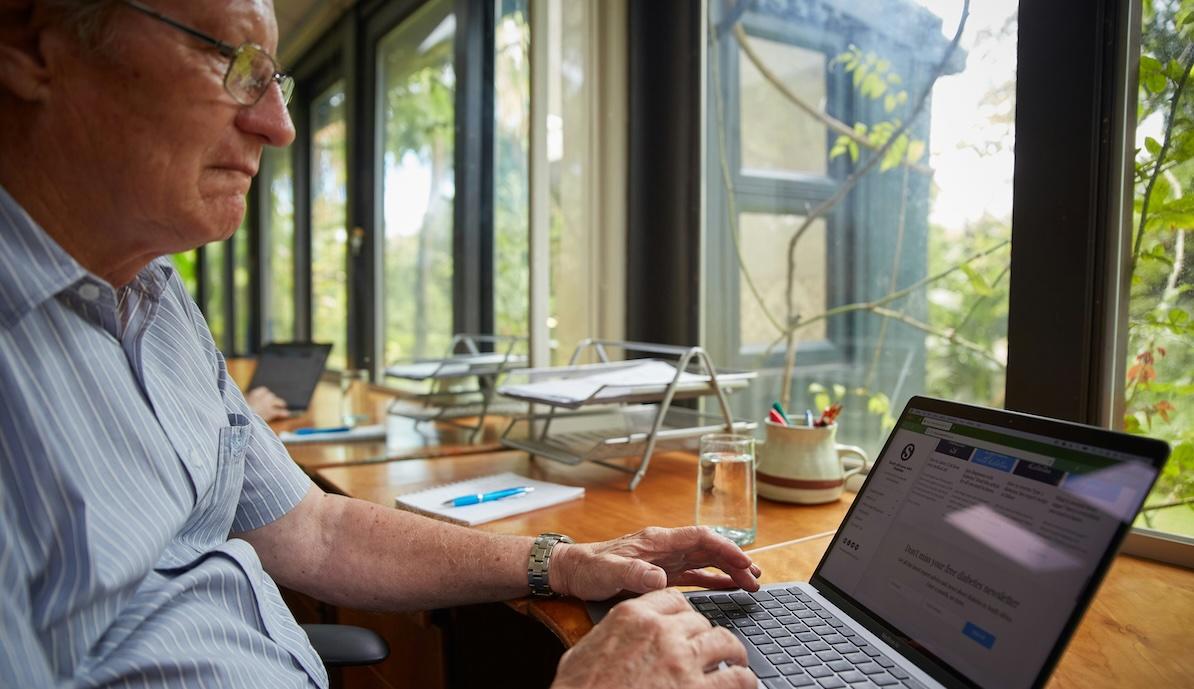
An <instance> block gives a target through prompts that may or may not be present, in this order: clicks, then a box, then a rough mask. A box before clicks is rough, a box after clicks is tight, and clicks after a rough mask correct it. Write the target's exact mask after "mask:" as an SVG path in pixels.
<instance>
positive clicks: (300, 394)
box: [248, 342, 332, 416]
mask: <svg viewBox="0 0 1194 689" xmlns="http://www.w3.org/2000/svg"><path fill="white" fill-rule="evenodd" d="M331 351H332V346H331V345H330V344H318V343H314V342H273V343H270V344H267V345H265V347H263V348H262V350H261V353H260V354H258V356H257V368H256V369H255V370H254V371H253V380H252V381H250V382H249V387H248V389H249V390H252V389H254V388H258V387H261V386H265V387H267V388H269V389H270V391H272V392H273V393H274V394H275V395H277V396H278V397H281V398H282V399H283V400H284V401H285V402H286V409H287V411H289V412H290V414H291V415H292V416H295V415H298V414H301V413H302V412H304V411H306V410H307V407H308V406H310V405H311V396H312V395H313V394H314V393H315V386H316V385H318V384H319V378H320V377H321V376H322V375H323V369H324V367H325V366H326V365H327V360H328V353H329V352H331Z"/></svg>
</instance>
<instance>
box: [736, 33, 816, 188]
mask: <svg viewBox="0 0 1194 689" xmlns="http://www.w3.org/2000/svg"><path fill="white" fill-rule="evenodd" d="M752 42H753V43H754V49H755V50H756V51H758V55H759V57H760V58H761V59H760V60H759V62H760V63H761V64H762V65H764V68H765V69H767V70H768V71H770V70H775V71H774V72H773V73H772V76H774V77H775V78H776V79H778V80H779V81H780V82H781V83H782V84H783V85H784V87H785V88H787V89H789V90H790V91H791V92H792V93H793V94H795V96H796V97H797V98H799V99H800V101H801V102H803V103H805V104H807V105H809V106H811V107H814V108H818V109H822V110H824V109H825V105H826V98H825V90H826V80H825V63H826V62H827V61H828V59H827V56H826V54H825V53H823V52H821V51H818V50H810V49H808V48H804V47H801V46H798V45H792V44H790V43H783V42H781V41H772V40H768V39H766V38H759V37H756V38H755V39H753V41H752ZM738 64H739V84H740V86H739V91H740V94H741V99H742V103H741V106H740V107H741V112H742V121H743V122H749V123H750V126H748V127H743V128H742V167H744V168H748V169H757V170H774V171H777V172H780V171H788V172H811V173H815V174H821V175H823V174H825V168H826V165H827V162H828V161H827V160H826V157H825V150H826V145H825V142H826V139H827V136H828V130H826V129H825V126H824V125H823V124H822V123H821V122H818V121H817V120H816V119H815V118H812V117H808V116H807V115H805V114H804V113H802V112H801V110H800V108H799V107H798V106H797V105H796V104H795V103H794V102H793V100H791V99H789V98H788V97H785V96H784V94H783V93H781V92H780V91H779V89H778V88H777V87H776V86H775V84H773V83H772V82H769V81H767V79H766V78H764V76H763V73H762V72H760V71H759V67H760V65H759V64H756V63H754V62H752V61H750V60H741V61H740V62H739V63H738Z"/></svg>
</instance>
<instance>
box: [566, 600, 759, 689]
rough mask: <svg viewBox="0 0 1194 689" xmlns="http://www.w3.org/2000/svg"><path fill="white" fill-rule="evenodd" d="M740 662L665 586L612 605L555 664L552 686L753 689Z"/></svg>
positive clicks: (722, 634) (738, 651)
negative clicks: (598, 622)
mask: <svg viewBox="0 0 1194 689" xmlns="http://www.w3.org/2000/svg"><path fill="white" fill-rule="evenodd" d="M723 662H724V663H726V664H727V665H726V666H721V663H723ZM745 665H746V649H745V648H743V647H742V644H741V643H740V642H739V641H738V640H737V639H735V638H734V636H733V635H732V634H730V632H728V631H726V630H725V629H722V628H721V627H713V626H711V625H710V624H709V621H708V620H706V619H705V618H704V617H702V616H701V615H699V614H697V613H696V612H694V611H693V609H692V608H691V607H689V605H688V601H686V600H685V599H684V596H682V595H681V594H680V593H679V592H678V591H676V590H675V589H666V590H664V591H656V592H654V593H648V594H647V595H645V596H643V597H641V598H635V599H633V600H628V601H624V602H622V603H619V604H617V605H616V606H614V608H613V610H610V612H609V615H607V616H606V618H605V619H604V620H602V622H601V624H599V625H597V626H596V627H594V628H593V631H591V632H589V634H588V635H587V636H585V638H584V639H581V641H580V643H578V644H577V645H576V646H573V647H572V648H571V649H569V651H568V652H567V653H565V654H564V657H563V658H562V659H560V667H559V670H557V672H556V681H555V682H554V683H553V684H552V689H582V688H584V689H590V688H592V689H596V688H598V687H602V688H604V687H625V688H626V689H673V688H675V689H679V688H681V687H684V688H686V689H687V688H695V689H754V687H755V686H756V685H757V680H756V679H755V676H754V675H753V674H752V673H751V671H750V670H748V669H747V668H746V667H744V666H745Z"/></svg>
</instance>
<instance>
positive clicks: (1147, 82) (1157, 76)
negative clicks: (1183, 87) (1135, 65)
mask: <svg viewBox="0 0 1194 689" xmlns="http://www.w3.org/2000/svg"><path fill="white" fill-rule="evenodd" d="M1143 81H1144V88H1146V89H1148V90H1149V91H1150V92H1152V93H1161V92H1162V91H1164V90H1165V85H1166V84H1168V83H1169V82H1167V81H1166V80H1165V75H1164V74H1162V73H1160V72H1156V73H1154V74H1150V75H1148V76H1146V77H1143Z"/></svg>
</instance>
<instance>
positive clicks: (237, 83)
mask: <svg viewBox="0 0 1194 689" xmlns="http://www.w3.org/2000/svg"><path fill="white" fill-rule="evenodd" d="M121 2H123V3H124V4H125V5H128V6H129V7H131V8H133V9H135V10H137V11H138V12H140V13H142V14H145V15H147V16H150V17H153V18H154V19H156V20H158V21H160V22H162V23H163V24H167V25H169V26H171V27H173V28H175V29H178V30H179V31H181V32H183V33H185V34H187V35H189V36H192V37H194V38H197V39H199V40H201V41H203V42H204V43H207V44H208V45H210V46H212V47H213V48H215V49H216V50H217V51H219V53H220V55H223V56H224V57H226V58H228V60H229V62H228V71H227V72H225V73H224V90H225V91H227V92H228V94H229V95H230V96H232V98H233V100H235V101H236V102H237V103H240V104H241V105H256V104H257V101H259V100H261V97H262V96H264V95H265V92H266V91H268V90H269V87H270V85H271V84H273V83H274V82H277V83H278V88H279V89H281V90H282V102H283V103H284V104H289V103H290V97H291V96H292V95H294V77H292V76H290V75H289V74H284V73H282V72H280V71H278V61H277V60H275V59H274V56H273V55H270V54H269V53H268V52H266V50H265V49H264V48H262V47H261V46H259V45H257V44H256V43H242V44H240V46H232V45H229V44H227V43H225V42H224V41H221V40H220V39H218V38H213V37H212V36H209V35H207V34H205V33H203V32H202V31H199V30H198V29H195V28H192V27H189V26H187V25H186V24H183V23H181V22H177V21H175V20H173V19H171V18H170V17H167V16H166V15H164V14H162V13H160V12H158V11H157V10H154V9H152V8H150V7H147V6H145V5H142V4H141V3H139V2H137V0H121Z"/></svg>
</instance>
